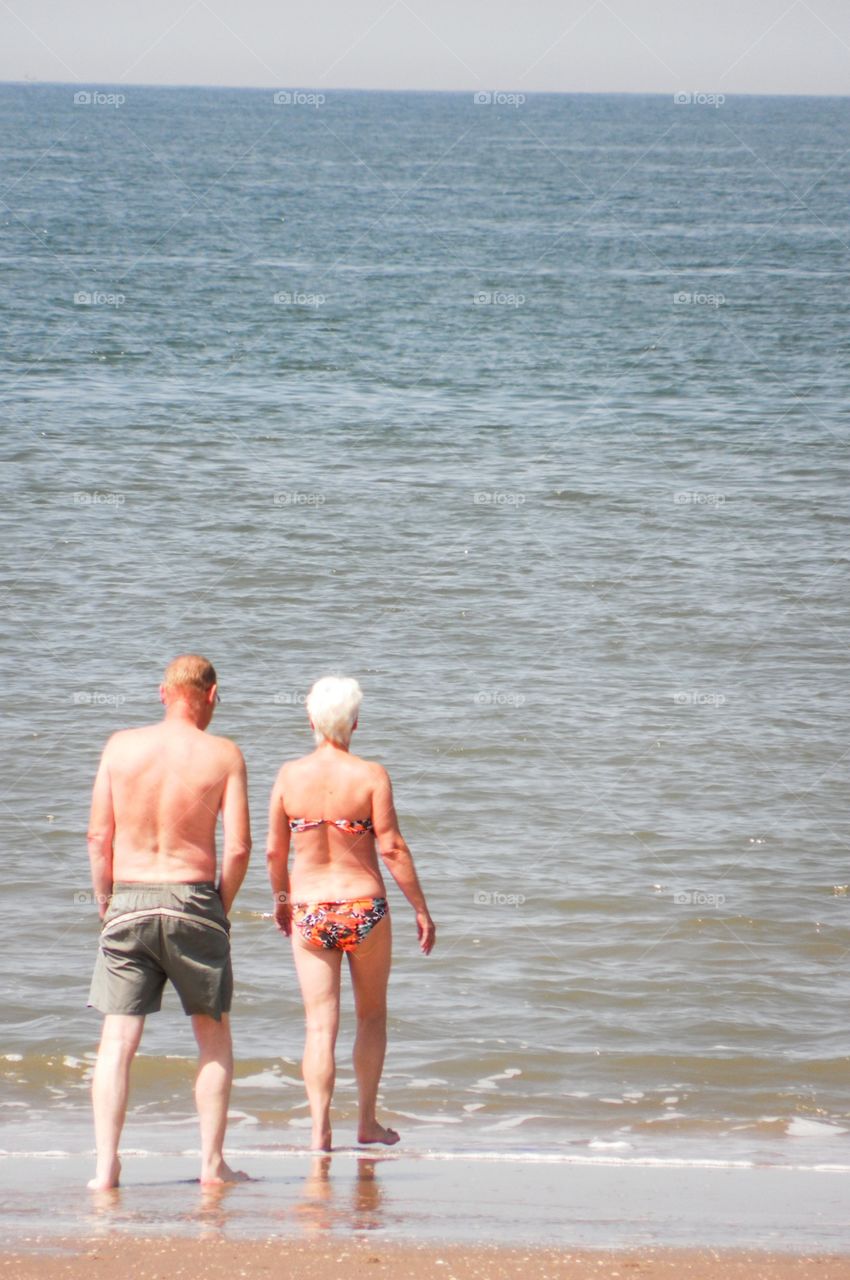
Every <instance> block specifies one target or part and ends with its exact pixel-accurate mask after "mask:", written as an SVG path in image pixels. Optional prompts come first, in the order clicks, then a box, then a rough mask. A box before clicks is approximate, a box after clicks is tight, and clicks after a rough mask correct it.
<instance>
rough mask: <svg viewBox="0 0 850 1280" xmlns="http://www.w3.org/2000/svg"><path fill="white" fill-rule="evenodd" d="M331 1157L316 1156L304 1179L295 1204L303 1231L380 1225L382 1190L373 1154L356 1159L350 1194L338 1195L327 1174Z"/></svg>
mask: <svg viewBox="0 0 850 1280" xmlns="http://www.w3.org/2000/svg"><path fill="white" fill-rule="evenodd" d="M331 1160H332V1157H331V1156H329V1155H324V1156H316V1157H315V1158H314V1159H313V1160H312V1162H311V1165H310V1172H309V1173H308V1175H307V1177H306V1178H305V1179H304V1187H303V1190H302V1193H301V1199H300V1200H299V1202H298V1203H297V1204H296V1205H295V1210H294V1211H295V1213H296V1215H297V1217H298V1221H299V1223H300V1225H301V1227H302V1229H303V1230H304V1232H305V1233H306V1234H307V1235H315V1234H318V1233H320V1232H326V1231H334V1230H348V1231H375V1230H377V1229H379V1228H380V1227H382V1226H383V1225H384V1217H385V1215H384V1213H383V1210H382V1200H383V1191H382V1188H381V1184H380V1182H379V1181H378V1177H377V1170H376V1165H377V1163H378V1161H377V1160H375V1159H374V1158H360V1159H358V1160H357V1176H356V1178H355V1179H354V1182H353V1184H351V1193H350V1197H349V1198H348V1199H347V1200H346V1201H343V1200H342V1198H341V1196H338V1194H337V1190H336V1187H335V1186H334V1183H333V1181H332V1179H331V1176H330V1170H331Z"/></svg>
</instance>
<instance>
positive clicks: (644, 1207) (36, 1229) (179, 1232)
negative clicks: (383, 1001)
mask: <svg viewBox="0 0 850 1280" xmlns="http://www.w3.org/2000/svg"><path fill="white" fill-rule="evenodd" d="M228 1158H229V1159H230V1161H231V1164H233V1166H234V1167H235V1168H241V1169H244V1170H245V1171H246V1172H247V1173H248V1174H249V1175H250V1176H251V1178H252V1181H250V1182H245V1183H232V1184H228V1185H225V1186H222V1187H213V1188H201V1186H200V1184H199V1183H198V1181H197V1174H198V1160H197V1156H196V1155H195V1154H194V1153H192V1152H190V1151H186V1152H184V1153H183V1154H182V1155H174V1154H172V1155H154V1154H153V1153H151V1154H150V1155H146V1156H142V1155H134V1154H133V1152H132V1151H125V1153H124V1156H123V1170H122V1185H121V1187H120V1188H119V1189H117V1190H115V1191H108V1192H99V1193H93V1192H89V1191H88V1190H87V1189H86V1186H85V1183H86V1180H87V1179H88V1177H90V1176H91V1173H92V1169H93V1161H92V1158H91V1156H89V1155H85V1156H81V1155H73V1156H71V1155H67V1156H63V1157H61V1158H49V1157H46V1156H42V1157H40V1158H36V1159H23V1160H21V1159H15V1158H14V1157H6V1158H3V1159H0V1187H1V1188H2V1197H0V1248H5V1250H6V1252H9V1251H10V1250H14V1249H16V1248H18V1247H19V1246H21V1245H23V1246H24V1251H27V1250H29V1249H30V1248H31V1247H33V1246H32V1241H33V1240H35V1242H36V1243H35V1246H34V1247H35V1248H41V1249H45V1248H51V1247H53V1245H56V1246H57V1247H58V1244H59V1242H61V1241H68V1240H80V1239H86V1238H94V1239H96V1240H97V1241H98V1242H103V1243H106V1244H116V1243H119V1244H120V1242H121V1241H123V1242H125V1246H126V1242H127V1241H128V1240H130V1239H132V1238H135V1237H137V1236H140V1235H142V1234H145V1235H147V1236H149V1237H155V1238H157V1239H158V1240H160V1241H171V1242H172V1243H173V1244H174V1245H175V1248H176V1247H177V1245H178V1243H179V1242H180V1241H183V1242H185V1244H186V1245H187V1246H190V1245H191V1242H192V1240H196V1239H206V1238H209V1237H215V1238H217V1239H220V1240H225V1239H227V1240H230V1241H236V1240H238V1241H240V1242H241V1243H243V1244H244V1245H245V1246H246V1247H248V1246H252V1247H253V1246H254V1245H259V1244H262V1243H264V1242H268V1241H269V1240H275V1241H276V1242H277V1244H278V1247H280V1246H281V1245H283V1246H284V1247H285V1248H286V1249H287V1250H290V1249H292V1248H294V1247H296V1246H298V1247H300V1246H301V1245H302V1244H304V1243H305V1242H306V1241H308V1240H310V1239H313V1240H316V1239H319V1238H321V1239H322V1240H323V1241H324V1242H325V1243H326V1244H327V1245H328V1247H329V1248H331V1249H339V1248H342V1247H344V1246H346V1245H347V1244H351V1243H352V1242H357V1241H361V1242H363V1241H368V1240H371V1241H373V1242H377V1243H380V1244H381V1246H382V1247H383V1246H386V1247H387V1248H390V1247H392V1248H396V1247H398V1248H409V1249H413V1248H415V1249H419V1250H422V1249H425V1250H433V1249H434V1248H442V1247H445V1248H449V1247H451V1248H458V1249H461V1250H464V1249H465V1250H473V1251H474V1250H476V1249H478V1248H479V1247H480V1244H481V1242H482V1241H486V1242H487V1243H488V1245H492V1246H494V1247H498V1248H501V1249H519V1250H522V1249H529V1248H536V1247H538V1246H539V1244H540V1242H545V1243H546V1245H547V1246H550V1247H551V1248H553V1249H555V1250H557V1251H559V1252H563V1251H572V1252H575V1251H579V1252H583V1251H587V1250H594V1251H596V1250H600V1249H601V1250H606V1249H608V1250H614V1251H616V1252H617V1253H625V1252H630V1251H634V1250H638V1251H642V1250H647V1249H653V1250H664V1251H670V1250H674V1251H675V1250H679V1251H681V1250H686V1251H692V1250H693V1249H694V1248H696V1250H697V1252H698V1253H700V1255H702V1254H705V1253H711V1252H713V1251H717V1250H721V1251H724V1252H728V1251H732V1252H734V1253H738V1252H750V1251H756V1252H758V1253H759V1254H764V1255H767V1254H770V1255H775V1256H782V1257H786V1258H793V1257H795V1256H798V1257H803V1256H809V1257H811V1256H814V1255H832V1256H837V1257H841V1258H844V1259H845V1260H846V1263H847V1272H846V1275H847V1278H848V1280H850V1226H848V1223H847V1212H846V1206H847V1199H848V1198H847V1190H848V1187H850V1183H848V1181H847V1177H848V1175H847V1172H846V1171H841V1170H835V1169H832V1170H830V1169H828V1168H821V1169H814V1168H808V1169H800V1168H796V1169H795V1168H789V1167H785V1168H778V1167H771V1166H763V1167H760V1168H759V1167H744V1168H741V1167H730V1166H728V1165H725V1166H719V1167H707V1166H702V1167H682V1166H681V1165H679V1164H672V1165H664V1166H659V1165H650V1164H632V1163H618V1164H614V1163H610V1164H608V1163H605V1164H603V1163H595V1164H586V1163H561V1162H558V1163H553V1162H551V1161H546V1160H534V1159H522V1160H516V1159H511V1158H504V1159H498V1160H489V1161H488V1160H481V1159H479V1158H476V1157H475V1156H469V1157H464V1156H462V1155H460V1156H452V1157H450V1158H447V1159H439V1158H438V1159H427V1158H426V1159H423V1158H422V1157H421V1156H416V1155H412V1154H411V1155H406V1154H404V1153H403V1152H398V1150H397V1149H391V1150H390V1151H388V1152H386V1153H384V1152H379V1151H372V1150H368V1149H351V1148H349V1149H347V1150H343V1151H340V1152H334V1153H332V1154H330V1155H309V1154H307V1153H299V1154H295V1153H293V1152H291V1151H274V1150H265V1151H259V1150H257V1149H253V1150H251V1151H242V1152H238V1151H234V1150H232V1149H228ZM45 1204H49V1207H50V1208H49V1214H45V1211H44V1205H45ZM51 1242H53V1243H52V1244H51ZM180 1247H182V1246H180ZM819 1274H820V1275H824V1274H825V1273H824V1272H823V1271H821V1272H819ZM842 1274H844V1273H842ZM446 1280H447V1278H446Z"/></svg>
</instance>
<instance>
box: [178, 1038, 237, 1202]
mask: <svg viewBox="0 0 850 1280" xmlns="http://www.w3.org/2000/svg"><path fill="white" fill-rule="evenodd" d="M192 1030H193V1031H194V1033H195V1039H196V1040H197V1042H198V1074H197V1077H196V1079H195V1102H196V1104H197V1108H198V1119H199V1120H200V1122H201V1182H202V1183H204V1182H205V1183H210V1182H245V1181H246V1180H247V1177H248V1175H247V1174H245V1173H240V1172H238V1171H236V1170H234V1169H231V1168H230V1166H229V1165H228V1164H226V1163H225V1159H224V1151H223V1148H224V1132H225V1129H226V1128H227V1107H228V1104H229V1102H230V1086H231V1083H232V1081H233V1043H232V1041H231V1038H230V1018H229V1017H228V1015H227V1014H226V1013H223V1014H222V1015H221V1021H220V1022H217V1021H216V1020H215V1018H211V1017H210V1016H209V1014H206V1013H195V1014H193V1015H192Z"/></svg>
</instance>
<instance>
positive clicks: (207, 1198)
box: [192, 1182, 245, 1240]
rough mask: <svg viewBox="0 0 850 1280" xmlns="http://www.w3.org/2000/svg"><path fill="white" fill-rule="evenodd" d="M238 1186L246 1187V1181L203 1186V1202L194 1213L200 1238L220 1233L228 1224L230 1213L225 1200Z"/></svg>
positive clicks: (203, 1238) (207, 1237)
mask: <svg viewBox="0 0 850 1280" xmlns="http://www.w3.org/2000/svg"><path fill="white" fill-rule="evenodd" d="M237 1186H240V1187H244V1186H245V1183H244V1182H240V1183H236V1182H222V1183H216V1184H209V1185H204V1186H202V1187H201V1204H200V1207H199V1209H198V1211H197V1213H196V1214H193V1215H192V1216H193V1217H195V1218H197V1221H198V1225H199V1226H200V1231H199V1233H198V1238H199V1239H201V1240H206V1239H209V1238H210V1237H213V1236H217V1235H220V1233H221V1232H222V1231H223V1230H224V1228H225V1227H226V1226H227V1220H228V1218H229V1217H230V1214H229V1213H228V1211H227V1207H226V1206H225V1203H224V1202H225V1199H226V1197H227V1196H229V1195H230V1193H231V1191H233V1190H235V1188H236V1187H237Z"/></svg>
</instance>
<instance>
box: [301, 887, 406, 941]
mask: <svg viewBox="0 0 850 1280" xmlns="http://www.w3.org/2000/svg"><path fill="white" fill-rule="evenodd" d="M389 909H390V907H389V903H388V902H387V900H386V898H355V899H354V900H353V901H351V902H296V903H293V906H292V923H293V924H294V925H295V927H296V928H297V929H298V931H299V932H300V934H301V936H302V938H303V939H304V941H305V942H311V943H312V944H313V946H314V947H324V949H325V950H326V951H353V950H354V949H355V947H357V946H359V945H360V943H361V942H362V941H363V939H364V938H365V937H366V936H367V934H369V933H371V932H372V930H373V929H374V927H375V925H376V924H378V922H379V921H380V920H383V918H384V916H385V915H386V914H387V913H388V911H389Z"/></svg>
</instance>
